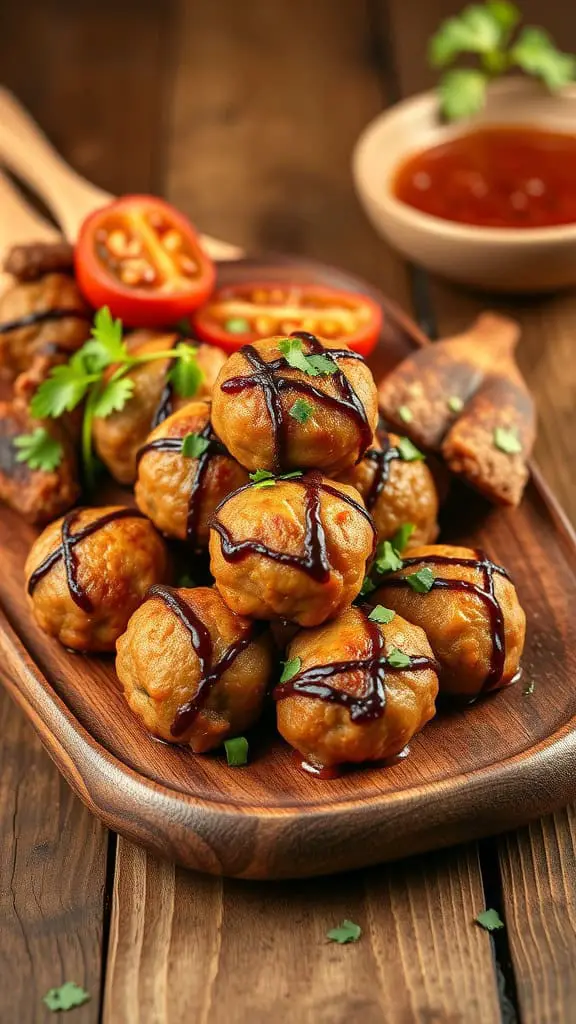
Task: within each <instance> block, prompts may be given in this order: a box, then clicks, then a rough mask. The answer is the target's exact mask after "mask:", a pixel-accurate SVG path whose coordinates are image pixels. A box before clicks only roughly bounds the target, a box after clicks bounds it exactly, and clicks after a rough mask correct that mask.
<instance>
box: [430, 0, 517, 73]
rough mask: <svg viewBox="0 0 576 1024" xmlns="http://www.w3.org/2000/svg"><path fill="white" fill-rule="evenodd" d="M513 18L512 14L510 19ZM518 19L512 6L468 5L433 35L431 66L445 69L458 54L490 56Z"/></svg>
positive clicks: (501, 43) (504, 39)
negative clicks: (484, 54)
mask: <svg viewBox="0 0 576 1024" xmlns="http://www.w3.org/2000/svg"><path fill="white" fill-rule="evenodd" d="M513 15H515V16H514V17H513ZM518 18H519V13H518V12H517V11H515V9H514V8H513V5H512V4H502V3H496V4H470V5H469V6H468V7H465V8H464V10H463V11H461V13H460V14H459V15H457V16H456V17H455V18H447V19H446V21H443V22H442V24H441V25H440V28H439V29H438V31H437V32H436V33H435V35H433V36H432V39H431V40H430V46H429V50H428V57H429V60H430V63H431V64H432V66H433V67H436V68H445V67H446V66H447V65H448V64H451V63H452V61H453V60H454V58H455V57H457V56H458V54H460V53H480V54H483V53H490V52H491V51H493V50H497V49H498V48H499V47H500V46H502V45H503V44H504V43H505V42H506V41H507V38H508V34H509V32H510V30H511V28H513V27H514V25H515V23H516V21H517V20H518Z"/></svg>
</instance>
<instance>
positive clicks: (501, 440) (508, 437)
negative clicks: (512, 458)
mask: <svg viewBox="0 0 576 1024" xmlns="http://www.w3.org/2000/svg"><path fill="white" fill-rule="evenodd" d="M494 444H495V446H496V448H499V449H500V451H501V452H505V453H506V455H519V454H520V452H521V451H522V442H521V440H520V438H519V437H518V434H517V433H516V430H509V429H508V428H507V427H496V429H495V431H494Z"/></svg>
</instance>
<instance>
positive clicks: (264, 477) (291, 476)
mask: <svg viewBox="0 0 576 1024" xmlns="http://www.w3.org/2000/svg"><path fill="white" fill-rule="evenodd" d="M249 476H250V481H251V483H252V484H253V486H254V490H258V491H259V490H262V488H264V487H274V485H275V484H276V483H277V482H278V481H279V480H296V479H297V478H298V477H300V476H302V470H301V469H294V470H293V471H292V472H291V473H282V474H281V475H280V476H274V473H272V472H271V471H270V470H269V469H257V470H255V472H254V473H250V474H249Z"/></svg>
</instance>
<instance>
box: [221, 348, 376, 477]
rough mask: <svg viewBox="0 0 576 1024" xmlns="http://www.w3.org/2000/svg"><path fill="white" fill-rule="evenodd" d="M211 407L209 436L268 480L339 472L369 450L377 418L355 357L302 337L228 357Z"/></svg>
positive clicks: (368, 381) (369, 381) (372, 393)
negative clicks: (288, 473) (292, 472)
mask: <svg viewBox="0 0 576 1024" xmlns="http://www.w3.org/2000/svg"><path fill="white" fill-rule="evenodd" d="M331 352H333V353H334V356H333V357H331V356H330V353H331ZM239 396H241V398H240V400H239ZM212 401H213V408H212V422H213V424H214V429H215V431H216V433H217V434H218V436H219V437H220V438H221V439H222V441H223V442H224V444H225V445H226V447H227V448H228V451H229V452H230V453H231V454H232V455H233V456H234V458H235V459H237V460H238V462H240V463H241V464H242V465H243V466H246V467H247V468H248V469H251V470H255V469H259V468H261V469H268V470H272V471H273V472H275V473H279V472H281V471H283V470H289V469H320V470H322V472H323V473H326V474H327V475H328V476H335V475H336V474H337V473H341V472H343V471H344V470H345V469H347V468H348V467H349V466H352V465H354V463H355V462H357V460H358V459H359V458H360V456H361V455H362V453H363V452H364V451H365V450H366V448H368V447H369V445H370V443H371V440H372V434H373V433H374V429H375V427H376V420H377V416H378V404H377V394H376V385H375V384H374V380H373V377H372V374H371V372H370V370H369V369H368V367H367V366H366V363H365V362H364V360H363V359H362V358H361V356H359V355H358V354H357V353H356V352H351V351H350V349H348V348H347V347H346V346H345V345H344V344H342V343H339V342H335V341H325V340H322V341H320V339H318V338H316V337H315V336H314V335H313V334H306V333H305V332H300V333H296V334H294V335H291V337H290V338H281V337H279V338H267V339H265V340H264V341H258V342H255V343H254V345H245V346H244V348H242V349H240V350H239V351H238V352H235V353H234V355H232V356H230V358H229V359H228V361H227V363H226V365H225V366H224V367H223V368H222V370H221V372H220V374H219V375H218V380H217V381H216V385H215V388H214V394H213V397H212Z"/></svg>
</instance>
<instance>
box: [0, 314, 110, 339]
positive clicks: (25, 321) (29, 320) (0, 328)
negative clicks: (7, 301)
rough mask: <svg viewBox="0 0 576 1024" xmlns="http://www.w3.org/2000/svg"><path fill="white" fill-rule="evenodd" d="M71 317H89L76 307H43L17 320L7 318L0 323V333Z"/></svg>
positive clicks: (80, 318)
mask: <svg viewBox="0 0 576 1024" xmlns="http://www.w3.org/2000/svg"><path fill="white" fill-rule="evenodd" d="M70 317H72V318H73V319H74V320H86V321H88V320H89V319H90V317H89V316H88V315H87V314H86V313H83V312H82V311H81V310H78V309H44V310H38V311H37V312H36V313H26V314H25V315H24V316H20V317H18V319H17V320H7V321H6V322H5V323H3V324H0V334H8V333H9V331H18V330H20V328H21V327H33V326H34V324H41V323H45V322H47V321H49V320H67V319H68V318H70Z"/></svg>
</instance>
